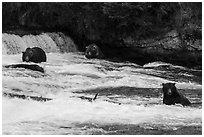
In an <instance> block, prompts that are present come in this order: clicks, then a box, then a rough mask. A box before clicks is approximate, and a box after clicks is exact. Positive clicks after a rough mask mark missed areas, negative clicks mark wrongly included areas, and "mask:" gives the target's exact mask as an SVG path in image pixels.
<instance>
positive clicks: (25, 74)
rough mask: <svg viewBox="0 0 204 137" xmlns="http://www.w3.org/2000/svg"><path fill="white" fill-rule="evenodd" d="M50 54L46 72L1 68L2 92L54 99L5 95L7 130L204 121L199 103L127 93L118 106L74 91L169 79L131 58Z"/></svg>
mask: <svg viewBox="0 0 204 137" xmlns="http://www.w3.org/2000/svg"><path fill="white" fill-rule="evenodd" d="M47 58H48V62H45V63H41V64H38V65H40V66H43V67H44V69H45V74H43V75H42V74H41V73H40V72H34V71H31V70H26V69H7V68H3V72H2V75H3V80H2V86H3V87H2V90H3V92H9V93H19V94H25V95H32V96H43V97H49V98H52V99H53V100H52V101H48V102H37V101H33V100H22V99H10V98H7V97H3V100H2V103H3V105H2V107H3V108H2V112H3V114H2V116H3V121H2V123H3V132H4V133H5V134H6V133H8V134H12V133H16V134H36V133H37V132H38V133H42V132H43V130H44V131H45V132H46V133H47V134H55V133H59V132H60V133H59V134H63V133H64V132H65V131H64V130H62V129H59V127H60V126H70V127H71V129H70V130H72V131H70V132H72V133H76V132H75V131H74V130H76V129H77V131H78V132H82V130H81V129H78V128H76V123H97V124H145V123H150V124H152V125H154V124H156V125H158V124H161V125H164V126H166V127H169V126H171V127H175V126H186V125H188V126H190V125H194V126H200V125H202V110H201V109H200V108H192V107H182V106H166V105H163V104H156V105H145V104H147V103H148V102H149V103H151V102H158V101H159V100H160V101H161V100H162V99H161V98H152V99H151V100H150V101H145V102H144V100H143V99H142V97H137V96H135V98H134V101H133V100H132V99H131V98H129V97H125V98H123V99H121V102H123V103H124V104H122V105H118V104H117V103H111V102H107V101H105V99H107V98H106V97H105V96H99V97H98V98H97V100H95V102H93V103H91V102H88V101H86V100H81V99H80V98H77V96H79V95H78V94H76V93H73V92H74V91H78V92H80V91H82V90H88V89H95V88H104V87H120V86H129V87H135V88H161V83H164V82H169V81H168V80H166V79H163V78H159V77H155V76H150V75H146V74H145V73H140V72H141V71H143V70H142V68H137V67H136V66H135V67H131V63H113V62H109V61H105V60H97V59H93V60H87V59H85V58H84V57H83V55H82V54H81V53H66V54H59V53H47ZM14 63H23V62H22V61H21V54H17V55H3V56H2V64H3V66H4V65H8V64H14ZM119 65H126V67H118V66H119ZM106 66H111V68H112V69H111V70H109V69H106ZM144 72H145V71H144ZM178 85H179V86H180V87H182V88H186V87H188V88H189V87H191V88H197V89H200V88H201V87H202V85H199V84H197V83H190V86H189V83H185V82H181V83H178ZM99 94H100V93H99ZM86 96H89V95H86ZM90 96H91V95H90ZM119 101H120V99H119ZM139 104H140V105H139ZM53 125H54V126H53ZM42 129H43V130H42ZM54 129H55V130H54ZM56 129H59V131H56ZM26 131H27V132H26ZM45 132H44V133H45ZM53 132H54V133H53ZM44 133H43V134H44ZM46 133H45V134H46Z"/></svg>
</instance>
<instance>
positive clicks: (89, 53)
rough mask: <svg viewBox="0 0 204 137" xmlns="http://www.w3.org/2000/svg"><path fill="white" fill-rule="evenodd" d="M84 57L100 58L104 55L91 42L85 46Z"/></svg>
mask: <svg viewBox="0 0 204 137" xmlns="http://www.w3.org/2000/svg"><path fill="white" fill-rule="evenodd" d="M85 57H86V58H88V59H91V58H97V59H102V58H104V55H103V53H102V51H101V50H100V48H99V47H98V46H97V45H95V44H91V45H89V46H88V47H86V51H85Z"/></svg>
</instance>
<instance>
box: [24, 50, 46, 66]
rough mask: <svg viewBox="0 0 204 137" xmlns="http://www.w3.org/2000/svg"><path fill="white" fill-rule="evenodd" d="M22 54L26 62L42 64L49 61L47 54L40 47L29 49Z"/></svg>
mask: <svg viewBox="0 0 204 137" xmlns="http://www.w3.org/2000/svg"><path fill="white" fill-rule="evenodd" d="M22 53H23V56H22V60H23V61H26V62H29V61H31V62H35V63H40V62H46V61H47V57H46V54H45V52H44V51H43V50H42V49H41V48H39V47H33V48H27V49H26V51H25V52H22Z"/></svg>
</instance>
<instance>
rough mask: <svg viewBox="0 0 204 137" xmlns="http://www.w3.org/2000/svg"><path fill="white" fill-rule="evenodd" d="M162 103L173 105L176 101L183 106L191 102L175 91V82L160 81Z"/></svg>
mask: <svg viewBox="0 0 204 137" xmlns="http://www.w3.org/2000/svg"><path fill="white" fill-rule="evenodd" d="M162 86H163V87H162V91H163V95H164V96H163V103H164V104H166V105H175V104H176V103H178V104H182V105H183V106H189V105H191V102H190V101H189V100H188V99H187V98H186V97H184V96H183V95H182V94H181V93H180V92H178V91H177V89H176V86H175V83H165V84H164V83H162Z"/></svg>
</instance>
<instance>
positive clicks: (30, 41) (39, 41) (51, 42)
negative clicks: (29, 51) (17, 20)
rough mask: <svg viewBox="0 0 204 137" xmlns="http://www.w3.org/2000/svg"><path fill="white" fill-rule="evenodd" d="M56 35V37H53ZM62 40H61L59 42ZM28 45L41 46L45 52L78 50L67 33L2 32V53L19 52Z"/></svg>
mask: <svg viewBox="0 0 204 137" xmlns="http://www.w3.org/2000/svg"><path fill="white" fill-rule="evenodd" d="M60 34H61V33H60ZM53 36H54V37H53ZM59 41H60V42H59ZM27 47H40V48H42V49H43V50H44V51H45V52H47V53H50V52H61V51H63V50H65V49H66V52H76V51H77V46H76V45H75V44H74V42H73V41H72V40H71V39H70V38H69V37H67V36H65V35H62V34H61V35H59V34H58V33H42V34H40V35H24V36H23V37H20V36H18V35H14V34H7V33H3V34H2V54H3V55H5V54H19V53H21V52H22V51H25V49H26V48H27Z"/></svg>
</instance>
